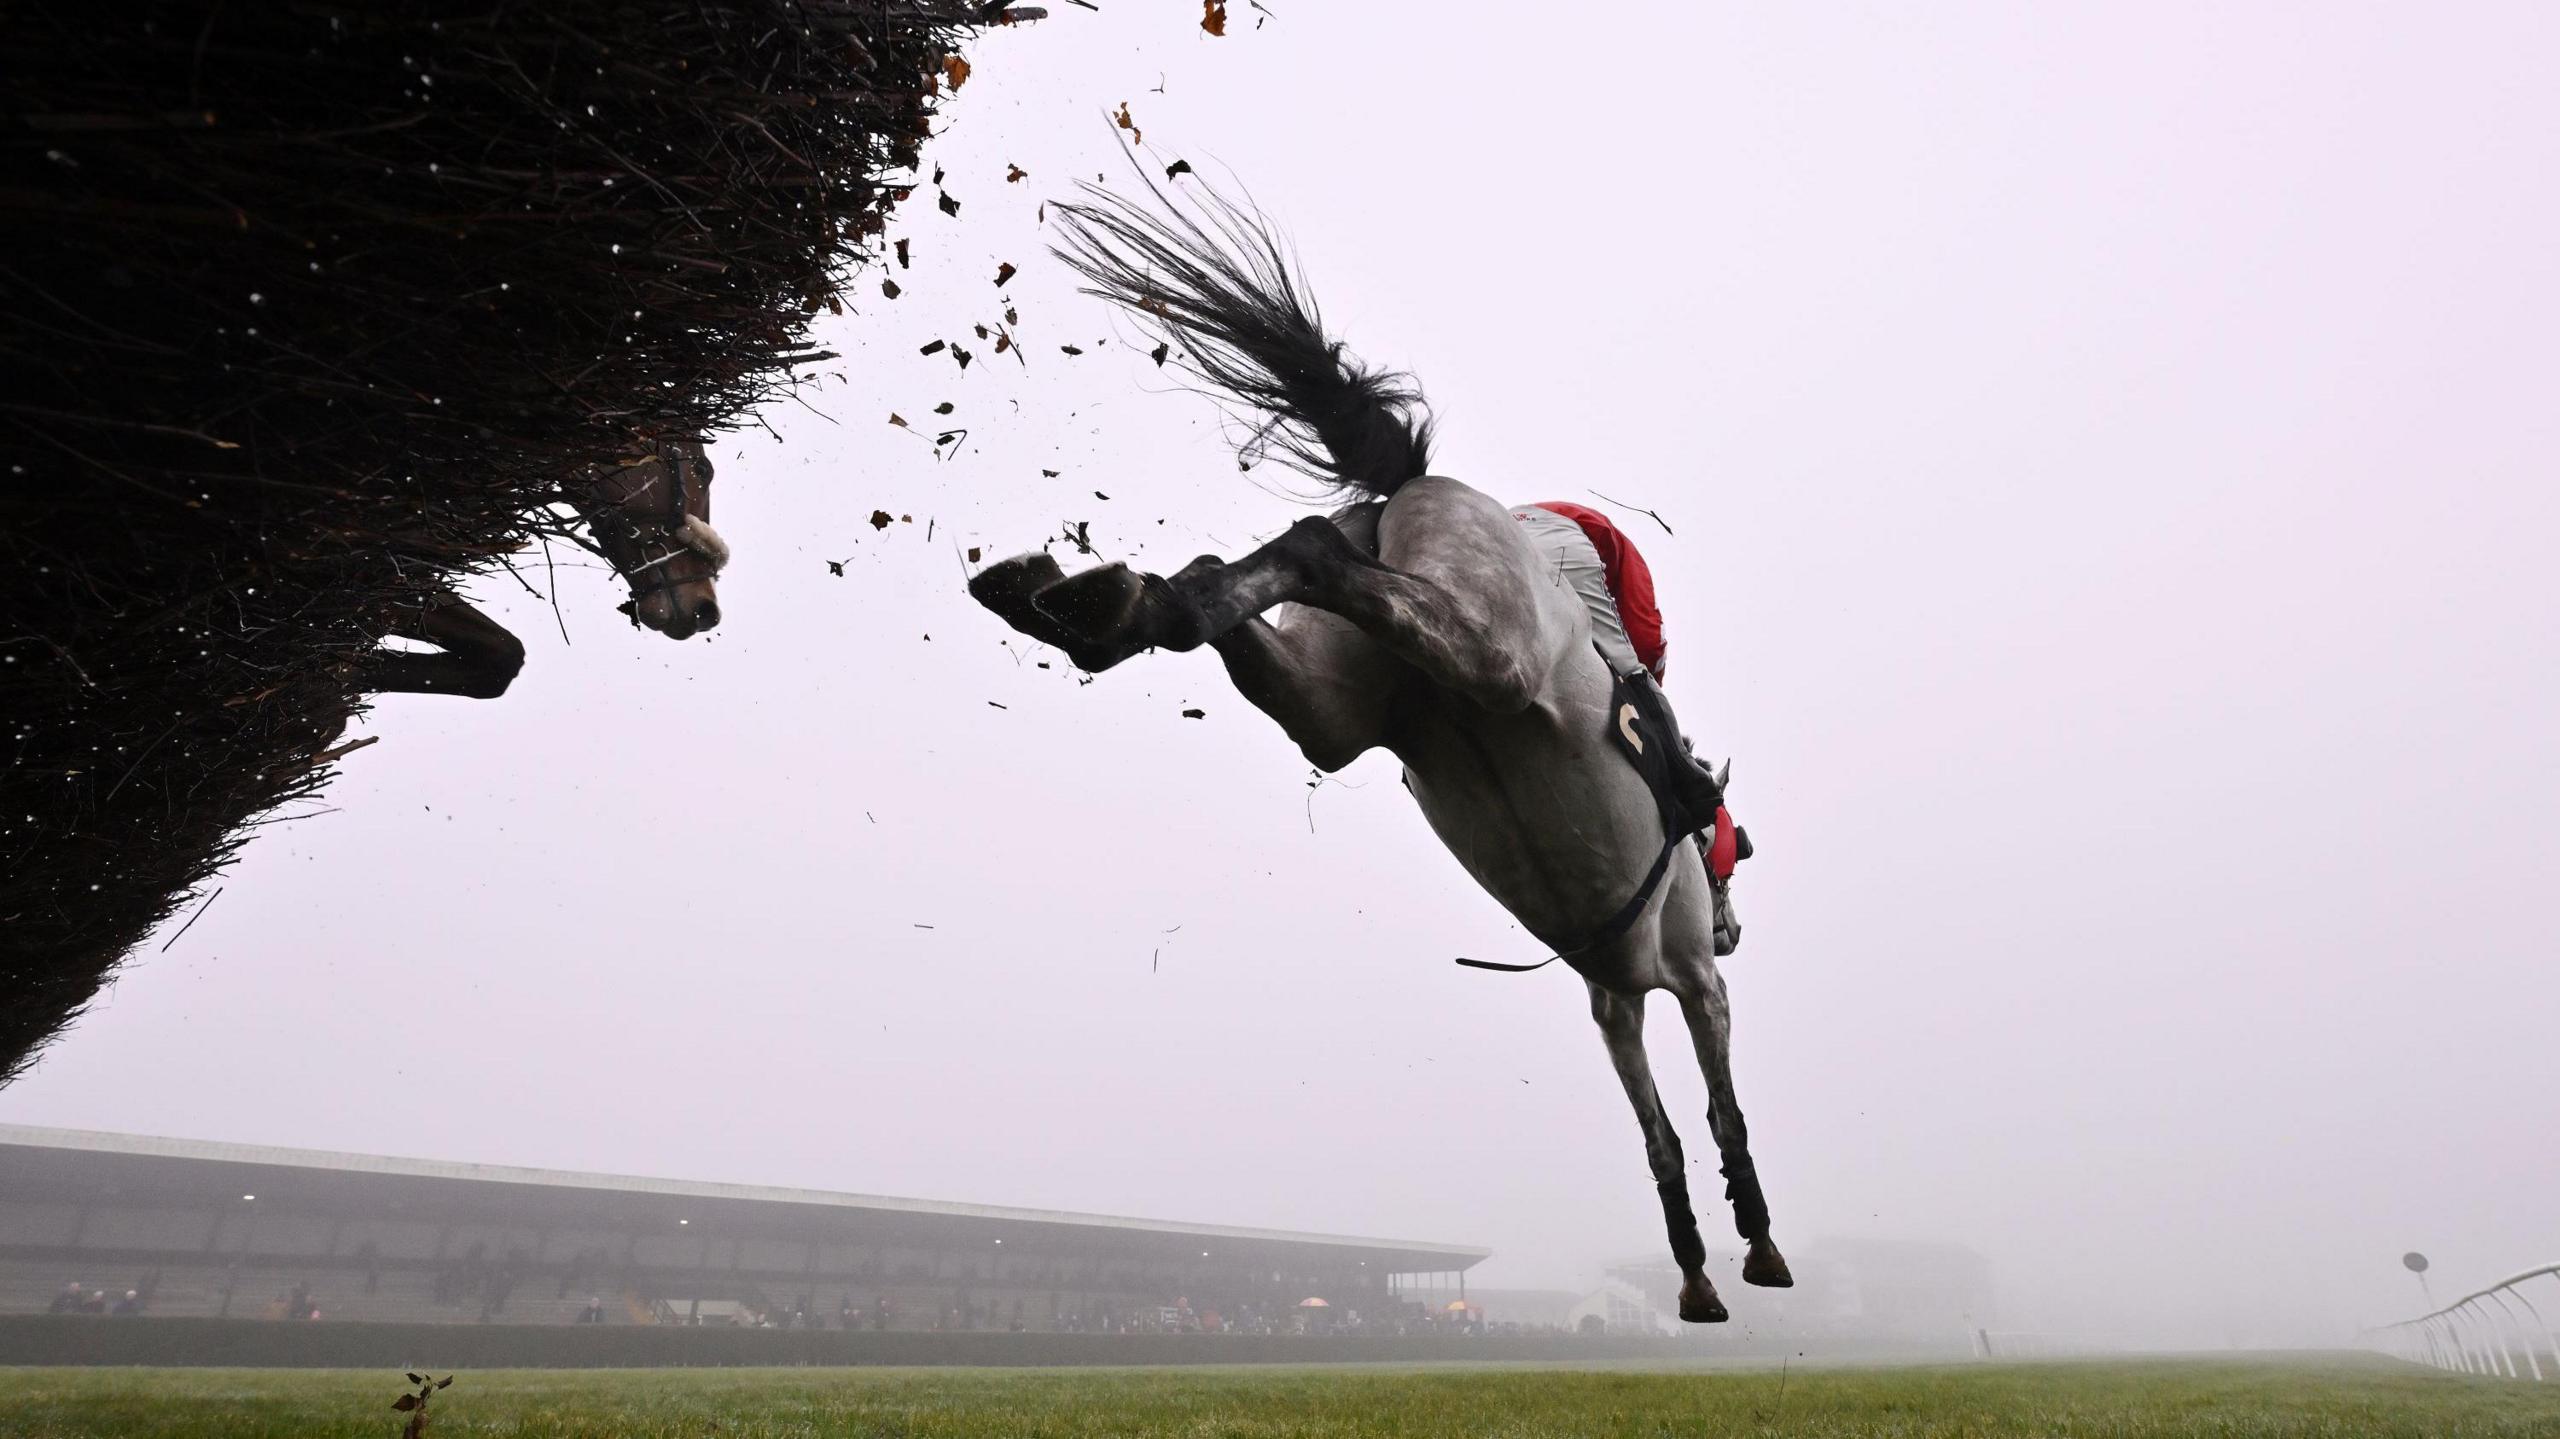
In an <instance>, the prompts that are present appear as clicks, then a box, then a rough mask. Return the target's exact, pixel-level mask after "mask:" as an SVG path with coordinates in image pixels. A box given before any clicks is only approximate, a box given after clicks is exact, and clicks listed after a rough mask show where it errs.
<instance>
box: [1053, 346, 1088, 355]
mask: <svg viewBox="0 0 2560 1439" xmlns="http://www.w3.org/2000/svg"><path fill="white" fill-rule="evenodd" d="M1058 349H1059V350H1060V351H1062V352H1063V353H1066V354H1070V355H1081V354H1083V353H1084V350H1083V349H1082V348H1081V347H1079V346H1076V345H1060V346H1059V347H1058Z"/></svg>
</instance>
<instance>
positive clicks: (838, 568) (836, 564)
mask: <svg viewBox="0 0 2560 1439" xmlns="http://www.w3.org/2000/svg"><path fill="white" fill-rule="evenodd" d="M827 573H828V574H831V575H833V576H835V577H836V578H837V579H843V578H844V561H842V560H829V561H827Z"/></svg>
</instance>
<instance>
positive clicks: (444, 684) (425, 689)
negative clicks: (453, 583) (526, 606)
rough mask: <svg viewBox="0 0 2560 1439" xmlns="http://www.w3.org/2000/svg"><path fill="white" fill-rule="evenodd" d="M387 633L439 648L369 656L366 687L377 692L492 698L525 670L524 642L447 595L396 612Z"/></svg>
mask: <svg viewBox="0 0 2560 1439" xmlns="http://www.w3.org/2000/svg"><path fill="white" fill-rule="evenodd" d="M390 628H391V633H393V634H395V635H398V636H400V637H402V638H403V639H413V640H423V641H425V642H426V643H428V644H431V645H436V646H438V647H440V648H441V649H442V650H443V651H444V653H442V654H435V655H419V654H400V653H390V652H384V653H381V654H375V655H371V656H368V657H367V658H366V660H365V664H364V676H363V683H364V687H365V688H366V689H367V690H368V691H371V692H374V693H379V694H432V695H460V696H462V697H464V698H466V699H480V700H490V699H496V698H497V697H498V696H500V695H502V694H505V693H506V692H507V686H509V685H510V684H513V683H514V682H515V677H516V674H517V672H518V671H520V670H522V669H523V668H524V642H523V641H522V640H519V639H517V638H516V637H515V636H514V635H513V634H512V633H510V632H509V631H508V630H507V627H506V626H504V625H501V624H499V623H498V622H497V621H496V620H493V619H491V618H489V617H488V616H487V615H484V614H482V613H480V612H479V611H478V610H476V609H473V608H472V607H471V606H470V605H468V604H466V603H464V602H463V601H462V600H460V599H457V598H454V597H452V596H450V595H448V596H446V597H444V598H442V599H438V600H432V601H430V602H428V604H427V606H426V607H425V608H424V609H422V610H418V611H414V612H411V613H407V614H403V615H400V616H396V617H395V618H394V619H393V621H392V624H391V627H390Z"/></svg>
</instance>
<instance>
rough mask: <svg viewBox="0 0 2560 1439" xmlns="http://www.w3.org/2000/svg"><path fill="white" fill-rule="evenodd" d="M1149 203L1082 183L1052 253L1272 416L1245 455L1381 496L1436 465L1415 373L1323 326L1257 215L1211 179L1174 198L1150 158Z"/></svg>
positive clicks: (1207, 376) (1194, 364) (1195, 366)
mask: <svg viewBox="0 0 2560 1439" xmlns="http://www.w3.org/2000/svg"><path fill="white" fill-rule="evenodd" d="M1139 176H1140V178H1141V179H1143V180H1145V181H1146V185H1147V190H1148V193H1149V194H1150V195H1152V196H1153V197H1154V199H1155V203H1154V204H1153V205H1149V204H1147V203H1145V202H1144V201H1142V200H1133V199H1129V198H1125V197H1123V196H1120V195H1115V194H1113V193H1111V192H1110V191H1108V190H1105V189H1103V188H1102V187H1100V186H1098V185H1090V184H1088V185H1085V186H1083V187H1082V189H1083V190H1084V193H1085V197H1086V199H1085V202H1084V203H1081V204H1072V205H1064V206H1061V207H1059V208H1060V213H1061V214H1062V215H1063V216H1064V217H1065V219H1064V222H1063V224H1064V229H1065V232H1066V240H1065V243H1063V244H1061V245H1059V246H1058V247H1057V248H1056V250H1055V253H1056V254H1057V256H1058V258H1059V259H1061V260H1064V261H1066V263H1067V264H1068V266H1069V267H1070V268H1072V269H1074V270H1075V272H1076V273H1077V274H1080V275H1082V276H1084V277H1085V279H1086V280H1088V281H1090V282H1091V283H1089V284H1088V285H1087V286H1086V287H1085V293H1086V294H1089V295H1099V296H1101V297H1102V298H1104V299H1106V300H1113V301H1116V302H1118V303H1120V304H1122V305H1126V306H1128V307H1129V308H1130V309H1132V310H1135V311H1137V312H1139V313H1140V315H1141V316H1143V317H1151V318H1152V319H1154V320H1158V321H1161V322H1163V324H1164V325H1165V326H1166V327H1167V328H1169V329H1171V330H1172V331H1173V334H1172V336H1170V338H1172V339H1173V340H1175V341H1177V342H1178V343H1179V344H1180V345H1181V346H1182V348H1183V349H1184V350H1185V351H1186V352H1187V354H1186V363H1187V364H1188V366H1189V368H1190V369H1191V370H1192V371H1193V373H1195V374H1197V375H1198V376H1199V377H1200V378H1201V379H1202V380H1204V381H1206V382H1207V383H1208V384H1209V385H1210V386H1212V387H1213V388H1215V389H1217V390H1220V391H1223V392H1224V393H1225V394H1227V395H1230V396H1233V397H1234V398H1235V399H1237V400H1240V401H1242V402H1243V403H1245V404H1246V405H1249V406H1251V407H1253V408H1254V409H1257V410H1260V411H1262V412H1263V413H1264V414H1266V415H1268V416H1269V417H1270V418H1269V420H1268V421H1267V422H1266V423H1264V424H1262V425H1261V426H1259V427H1258V428H1257V429H1256V430H1255V432H1254V435H1253V438H1252V439H1251V440H1250V441H1248V442H1247V443H1246V445H1245V446H1244V459H1245V462H1246V463H1247V464H1250V463H1252V461H1253V460H1254V459H1255V458H1256V457H1259V456H1272V457H1276V458H1278V459H1279V460H1280V461H1281V462H1282V463H1283V464H1286V465H1289V466H1290V467H1291V468H1294V469H1297V470H1301V471H1304V472H1305V473H1307V474H1309V475H1312V476H1314V477H1315V478H1316V479H1318V480H1321V481H1324V482H1325V483H1326V484H1327V485H1328V486H1329V487H1331V488H1332V489H1334V490H1336V491H1340V490H1362V491H1366V492H1367V493H1369V494H1372V495H1375V496H1377V497H1379V498H1381V499H1384V498H1385V497H1387V496H1389V495H1392V494H1394V493H1395V492H1396V490H1397V489H1398V488H1399V487H1400V486H1402V485H1403V484H1404V482H1405V481H1407V480H1410V479H1413V478H1414V477H1416V476H1418V475H1421V474H1424V473H1427V472H1428V470H1429V468H1430V463H1431V421H1430V419H1429V417H1428V415H1427V414H1426V413H1425V412H1424V408H1423V400H1422V392H1421V391H1420V390H1419V389H1417V388H1415V386H1414V382H1413V378H1412V377H1411V376H1409V375H1405V374H1400V373H1398V372H1396V371H1392V370H1372V369H1369V368H1367V367H1365V366H1363V365H1361V364H1360V363H1358V362H1357V361H1355V360H1353V359H1352V358H1351V357H1350V356H1348V355H1346V354H1345V353H1343V348H1342V344H1341V342H1339V341H1336V340H1330V339H1327V338H1326V337H1325V333H1324V321H1323V320H1322V318H1321V317H1319V316H1318V315H1317V313H1316V306H1315V301H1314V300H1313V299H1312V298H1310V297H1309V296H1308V294H1307V286H1306V279H1305V277H1304V276H1302V275H1301V274H1299V273H1298V269H1297V267H1296V265H1294V264H1293V263H1291V261H1290V257H1289V253H1288V250H1287V248H1286V247H1285V246H1284V245H1283V244H1282V243H1281V241H1280V240H1279V238H1278V237H1277V236H1275V235H1273V234H1272V233H1271V227H1270V225H1269V223H1268V222H1267V221H1266V220H1265V218H1264V217H1263V215H1262V213H1261V212H1260V211H1258V210H1255V209H1253V208H1252V207H1251V206H1250V205H1249V204H1240V203H1238V202H1237V201H1234V200H1231V199H1229V198H1227V197H1226V196H1224V195H1222V194H1220V193H1218V192H1217V191H1216V190H1215V189H1213V188H1211V187H1210V186H1208V185H1207V184H1205V183H1199V182H1198V181H1197V177H1196V176H1195V177H1194V184H1193V185H1187V186H1185V188H1186V189H1189V190H1191V195H1190V196H1189V197H1188V199H1187V203H1186V202H1185V201H1179V200H1176V199H1174V198H1173V197H1171V196H1169V195H1167V194H1166V193H1165V191H1164V188H1163V187H1162V186H1160V185H1158V184H1157V183H1156V182H1155V178H1154V177H1153V176H1151V175H1148V174H1147V173H1146V170H1145V168H1144V166H1143V165H1141V166H1140V168H1139Z"/></svg>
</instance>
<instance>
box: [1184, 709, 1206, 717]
mask: <svg viewBox="0 0 2560 1439" xmlns="http://www.w3.org/2000/svg"><path fill="white" fill-rule="evenodd" d="M1182 717H1183V718H1184V719H1207V718H1208V717H1209V712H1208V711H1207V710H1184V711H1183V712H1182Z"/></svg>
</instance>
